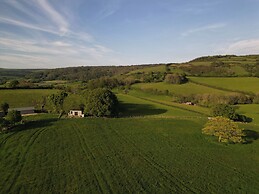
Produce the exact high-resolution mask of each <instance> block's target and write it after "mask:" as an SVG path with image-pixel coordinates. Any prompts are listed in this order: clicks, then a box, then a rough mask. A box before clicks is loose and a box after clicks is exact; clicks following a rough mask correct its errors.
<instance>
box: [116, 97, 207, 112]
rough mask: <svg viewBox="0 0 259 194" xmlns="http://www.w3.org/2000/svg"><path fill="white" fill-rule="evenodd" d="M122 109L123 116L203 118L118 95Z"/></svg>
mask: <svg viewBox="0 0 259 194" xmlns="http://www.w3.org/2000/svg"><path fill="white" fill-rule="evenodd" d="M117 96H118V98H119V101H120V103H121V104H122V106H123V107H122V108H124V109H123V110H124V111H123V112H122V116H127V117H128V116H145V117H147V116H149V117H201V116H203V115H201V114H199V113H196V112H191V111H188V110H183V109H180V108H177V107H171V106H167V105H163V104H159V103H156V102H151V101H148V100H145V99H141V98H139V97H135V96H131V95H125V94H117Z"/></svg>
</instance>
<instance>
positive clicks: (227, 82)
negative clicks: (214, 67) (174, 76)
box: [190, 77, 259, 93]
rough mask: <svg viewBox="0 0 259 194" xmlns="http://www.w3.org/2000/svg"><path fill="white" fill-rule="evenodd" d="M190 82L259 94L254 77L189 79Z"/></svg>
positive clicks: (256, 79)
mask: <svg viewBox="0 0 259 194" xmlns="http://www.w3.org/2000/svg"><path fill="white" fill-rule="evenodd" d="M190 80H191V81H194V82H197V83H200V84H205V85H207V86H211V87H217V88H222V89H225V90H232V91H241V92H254V93H257V92H259V78H256V77H233V78H223V77H222V78H215V77H190Z"/></svg>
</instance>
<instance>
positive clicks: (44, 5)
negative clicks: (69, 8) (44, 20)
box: [37, 0, 69, 35]
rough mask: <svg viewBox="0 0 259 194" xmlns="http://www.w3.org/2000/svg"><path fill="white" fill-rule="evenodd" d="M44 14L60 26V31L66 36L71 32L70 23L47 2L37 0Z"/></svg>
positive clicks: (45, 0)
mask: <svg viewBox="0 0 259 194" xmlns="http://www.w3.org/2000/svg"><path fill="white" fill-rule="evenodd" d="M37 3H38V4H39V6H40V8H41V10H42V11H43V13H44V14H45V15H46V16H47V17H48V18H49V19H51V20H52V21H53V22H54V23H55V25H57V26H58V29H59V31H60V32H61V33H62V34H63V35H64V34H66V33H67V32H68V31H69V23H68V22H67V21H66V20H65V18H64V17H63V16H62V15H61V14H59V13H58V12H57V11H56V10H55V9H54V8H53V7H52V6H51V5H50V4H49V3H48V1H47V0H37Z"/></svg>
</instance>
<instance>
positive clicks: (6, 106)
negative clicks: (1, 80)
mask: <svg viewBox="0 0 259 194" xmlns="http://www.w3.org/2000/svg"><path fill="white" fill-rule="evenodd" d="M8 109H9V104H8V103H7V102H3V103H1V105H0V110H1V111H3V112H4V114H5V115H6V114H7V112H8Z"/></svg>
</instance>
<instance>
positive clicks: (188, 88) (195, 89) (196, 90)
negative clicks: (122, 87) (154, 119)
mask: <svg viewBox="0 0 259 194" xmlns="http://www.w3.org/2000/svg"><path fill="white" fill-rule="evenodd" d="M132 87H133V88H137V89H138V88H139V89H157V90H162V91H165V90H168V91H169V92H171V93H173V94H181V95H189V94H209V93H210V94H226V93H228V92H226V91H223V90H219V89H214V88H210V87H207V86H202V85H198V84H195V83H190V82H188V83H186V84H180V85H178V84H168V83H165V82H159V83H140V84H134V85H133V86H132Z"/></svg>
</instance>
